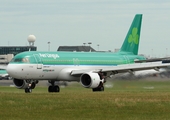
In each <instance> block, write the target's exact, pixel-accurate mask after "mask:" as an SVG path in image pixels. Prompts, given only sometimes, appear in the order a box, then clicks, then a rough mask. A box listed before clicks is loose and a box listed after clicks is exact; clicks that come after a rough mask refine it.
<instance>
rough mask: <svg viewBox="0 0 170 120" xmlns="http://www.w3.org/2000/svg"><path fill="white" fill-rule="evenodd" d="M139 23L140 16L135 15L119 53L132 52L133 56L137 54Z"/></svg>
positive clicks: (140, 20)
mask: <svg viewBox="0 0 170 120" xmlns="http://www.w3.org/2000/svg"><path fill="white" fill-rule="evenodd" d="M141 23H142V14H136V15H135V17H134V19H133V22H132V24H131V26H130V29H129V31H128V33H127V35H126V38H125V40H124V42H123V45H122V47H121V49H120V51H122V52H132V53H133V54H135V55H137V54H138V47H139V40H140V30H141Z"/></svg>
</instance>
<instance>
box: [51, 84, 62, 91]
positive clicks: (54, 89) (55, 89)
mask: <svg viewBox="0 0 170 120" xmlns="http://www.w3.org/2000/svg"><path fill="white" fill-rule="evenodd" d="M48 92H60V87H59V86H58V85H56V86H49V87H48Z"/></svg>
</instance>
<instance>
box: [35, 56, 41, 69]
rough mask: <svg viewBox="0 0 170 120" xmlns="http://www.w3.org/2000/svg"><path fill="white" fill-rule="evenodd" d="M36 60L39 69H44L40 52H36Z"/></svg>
mask: <svg viewBox="0 0 170 120" xmlns="http://www.w3.org/2000/svg"><path fill="white" fill-rule="evenodd" d="M34 57H35V60H36V62H37V69H42V61H41V58H40V56H39V55H38V54H34Z"/></svg>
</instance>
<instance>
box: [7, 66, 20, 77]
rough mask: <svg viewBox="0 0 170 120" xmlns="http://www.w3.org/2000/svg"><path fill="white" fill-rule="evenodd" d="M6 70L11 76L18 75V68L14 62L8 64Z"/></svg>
mask: <svg viewBox="0 0 170 120" xmlns="http://www.w3.org/2000/svg"><path fill="white" fill-rule="evenodd" d="M6 71H7V73H8V74H9V76H11V77H16V75H17V69H16V66H15V65H14V64H8V66H7V69H6Z"/></svg>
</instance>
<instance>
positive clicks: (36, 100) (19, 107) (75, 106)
mask: <svg viewBox="0 0 170 120" xmlns="http://www.w3.org/2000/svg"><path fill="white" fill-rule="evenodd" d="M108 84H109V85H112V86H113V87H111V88H106V87H105V91H104V92H92V90H91V89H85V88H83V87H81V85H78V84H74V85H70V86H68V87H66V88H61V92H60V93H48V92H47V87H37V88H36V89H35V90H33V93H31V94H25V93H24V91H23V90H19V89H16V88H13V87H0V120H6V119H8V120H23V119H25V120H30V119H31V120H49V119H50V120H56V119H59V120H75V119H79V120H86V119H88V120H152V119H154V120H160V119H162V120H166V119H169V118H170V114H169V113H170V81H168V80H138V81H135V80H133V81H114V82H113V83H111V82H110V83H109V82H108Z"/></svg>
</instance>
